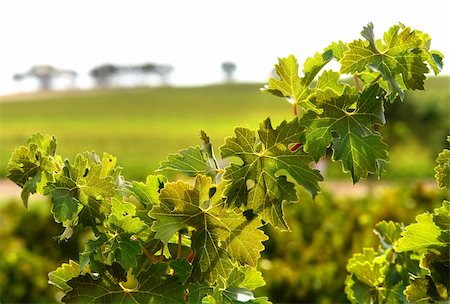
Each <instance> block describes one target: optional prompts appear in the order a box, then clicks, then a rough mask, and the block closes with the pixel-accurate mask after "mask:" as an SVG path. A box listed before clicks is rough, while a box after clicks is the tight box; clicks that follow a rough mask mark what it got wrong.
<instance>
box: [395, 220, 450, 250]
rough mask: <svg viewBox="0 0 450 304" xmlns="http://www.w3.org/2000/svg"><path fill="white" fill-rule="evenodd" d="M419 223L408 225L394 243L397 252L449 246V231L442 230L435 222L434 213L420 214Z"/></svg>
mask: <svg viewBox="0 0 450 304" xmlns="http://www.w3.org/2000/svg"><path fill="white" fill-rule="evenodd" d="M416 221H417V223H414V224H411V225H409V226H407V227H406V229H405V231H404V232H403V233H402V238H400V239H399V240H398V241H397V243H396V244H395V245H394V249H395V251H397V252H404V251H415V252H418V253H423V252H424V251H425V250H428V248H430V247H432V248H439V247H445V246H449V242H450V234H449V231H448V230H447V231H445V230H442V229H441V228H440V227H439V226H437V225H436V224H435V223H434V220H433V215H432V214H429V213H423V214H419V215H418V216H417V217H416Z"/></svg>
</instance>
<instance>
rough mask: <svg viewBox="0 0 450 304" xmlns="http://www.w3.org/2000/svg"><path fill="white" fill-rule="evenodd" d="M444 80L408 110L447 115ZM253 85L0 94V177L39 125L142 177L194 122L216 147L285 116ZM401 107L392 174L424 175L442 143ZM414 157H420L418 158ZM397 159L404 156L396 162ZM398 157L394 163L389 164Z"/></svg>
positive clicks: (71, 152)
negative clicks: (415, 171)
mask: <svg viewBox="0 0 450 304" xmlns="http://www.w3.org/2000/svg"><path fill="white" fill-rule="evenodd" d="M449 79H450V78H448V77H445V78H436V79H431V80H430V81H429V83H428V86H427V88H428V87H429V88H430V90H428V91H426V92H414V93H412V94H409V99H410V100H411V104H412V107H413V110H410V111H415V112H417V113H419V114H417V115H419V116H420V115H422V116H425V117H427V115H428V116H429V115H434V114H433V113H435V112H436V113H438V114H439V113H444V114H443V115H447V117H448V113H449V112H448V111H449V100H450V93H449V90H448V84H449ZM260 87H261V85H259V84H246V85H242V84H241V85H217V86H209V87H198V88H139V89H114V90H106V91H89V92H78V93H77V92H74V93H73V94H68V93H49V94H45V95H36V96H30V97H26V96H25V97H23V96H22V97H20V100H19V99H17V100H14V99H11V98H9V100H3V101H2V102H0V145H1V149H0V177H4V176H5V174H6V165H7V161H8V159H9V157H10V155H11V153H12V151H13V150H14V148H15V147H17V146H19V145H21V144H23V143H25V141H26V139H27V138H28V137H29V136H30V135H31V134H32V133H34V132H36V131H40V132H41V133H49V134H53V135H55V136H56V137H57V139H58V151H59V154H61V155H63V156H66V157H68V158H69V159H73V157H74V156H75V155H76V153H78V152H83V151H87V150H89V151H96V152H97V153H102V152H103V151H105V152H109V153H111V154H113V155H115V156H117V157H118V162H119V164H120V165H121V166H123V167H124V168H125V169H124V171H123V173H124V175H125V176H126V177H127V178H129V179H143V178H144V177H145V176H146V175H148V174H150V173H153V171H154V170H155V169H156V168H157V167H158V163H159V162H160V161H162V160H164V159H165V157H166V155H167V154H168V153H174V152H176V151H178V150H179V149H182V148H186V147H188V146H191V145H197V144H199V143H200V141H199V139H198V133H199V130H200V129H203V130H204V131H206V132H207V133H208V134H209V135H210V137H211V139H212V141H213V143H214V144H215V147H216V148H217V147H218V146H220V145H222V144H223V142H224V141H223V139H224V137H226V136H229V135H232V134H233V128H234V127H235V126H239V125H247V126H249V127H253V128H255V127H257V126H258V123H259V121H261V120H262V119H264V118H266V117H267V116H271V117H272V118H273V121H274V126H275V125H276V124H278V123H279V122H280V121H281V120H282V119H284V118H287V119H289V118H291V117H292V109H291V106H290V105H289V104H288V103H287V102H283V100H281V99H279V98H276V97H273V96H270V95H268V94H263V93H261V92H260V91H259V88H260ZM408 102H409V101H408ZM408 102H405V103H403V104H400V103H399V105H398V107H399V110H398V111H397V112H396V113H394V114H393V115H397V116H398V115H399V114H398V113H403V112H404V111H403V110H402V107H403V106H404V104H405V105H406V104H407V103H408ZM410 107H411V106H410ZM422 108H423V109H422ZM424 109H425V110H424ZM430 109H431V110H430ZM402 111H403V112H402ZM421 111H422V112H423V113H422V112H421ZM430 111H431V112H430ZM408 113H409V112H408ZM408 113H406V118H400V122H396V125H395V128H393V129H392V130H391V131H389V134H386V135H387V139H389V138H392V140H393V141H395V140H397V139H396V137H397V138H407V139H408V143H402V145H403V144H407V145H409V146H408V149H409V151H410V152H412V154H411V153H402V152H399V151H396V149H395V148H396V147H392V148H393V150H392V151H391V160H392V164H393V165H394V166H393V171H392V170H391V174H392V175H393V176H396V175H400V176H401V175H402V174H403V175H407V176H408V175H409V174H410V173H408V171H404V170H405V169H406V170H407V169H408V168H410V163H411V162H412V163H413V164H415V165H416V167H417V166H422V167H424V168H428V169H425V170H428V171H426V172H425V173H424V174H425V175H426V176H428V177H430V176H432V174H433V172H432V166H434V160H433V158H434V155H435V152H436V150H437V149H440V148H441V147H440V146H439V145H438V146H439V147H434V146H433V147H431V148H430V147H428V146H424V144H423V142H422V140H423V138H420V136H416V135H417V134H414V133H415V131H414V130H411V128H413V127H414V124H416V125H417V123H418V122H417V121H410V122H408V121H406V120H405V121H404V119H408V117H412V116H411V114H408ZM420 113H422V114H420ZM430 113H431V114H430ZM445 113H447V114H445ZM388 114H389V113H388ZM403 114H405V113H403ZM439 115H441V114H439ZM400 116H401V115H400ZM395 119H397V118H395ZM401 119H403V120H401ZM388 121H389V116H388ZM433 121H436V119H434V120H433ZM433 121H431V122H430V123H432V122H433ZM411 126H412V127H411ZM438 127H439V128H443V129H442V130H437V131H440V132H434V133H433V134H434V135H435V136H440V137H442V136H443V135H442V134H441V133H443V134H445V133H446V132H447V133H448V124H447V125H446V126H440V125H439V126H438ZM446 130H447V131H446ZM425 132H428V131H426V130H425ZM433 134H429V136H433ZM408 137H412V138H408ZM416 137H417V138H416ZM444 138H445V136H444ZM425 140H427V138H425ZM435 141H436V140H435ZM438 141H439V139H438ZM400 151H401V150H400ZM418 153H419V154H418ZM419 156H420V157H421V158H422V159H423V161H422V163H420V162H418V161H417V158H418V157H419ZM397 158H398V159H399V160H402V161H403V163H402V164H400V163H398V162H397ZM405 161H406V164H405ZM408 162H409V163H408ZM397 163H398V165H399V167H398V168H397V169H395V166H397ZM336 166H339V164H336ZM330 170H331V173H332V172H338V171H339V170H333V167H332V168H331V169H330ZM396 170H397V171H396ZM396 172H397V173H396ZM405 172H406V173H405Z"/></svg>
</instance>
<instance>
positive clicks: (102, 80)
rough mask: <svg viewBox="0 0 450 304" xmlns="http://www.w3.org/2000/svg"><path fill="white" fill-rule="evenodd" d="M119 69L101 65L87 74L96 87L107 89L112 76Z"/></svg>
mask: <svg viewBox="0 0 450 304" xmlns="http://www.w3.org/2000/svg"><path fill="white" fill-rule="evenodd" d="M120 70H121V68H120V67H118V66H115V65H113V64H102V65H99V66H97V67H95V68H93V69H92V70H91V72H90V73H89V74H90V75H91V77H92V78H94V80H95V82H96V85H97V86H98V87H109V86H111V81H112V79H113V77H114V76H116V75H117V74H118V73H119V71H120Z"/></svg>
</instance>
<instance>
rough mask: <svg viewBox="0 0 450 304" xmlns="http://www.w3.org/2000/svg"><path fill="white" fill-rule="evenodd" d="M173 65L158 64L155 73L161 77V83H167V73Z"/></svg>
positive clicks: (165, 84)
mask: <svg viewBox="0 0 450 304" xmlns="http://www.w3.org/2000/svg"><path fill="white" fill-rule="evenodd" d="M172 71H173V67H172V66H171V65H159V66H158V67H157V68H156V74H157V75H159V77H160V78H161V85H163V86H168V85H169V75H170V73H172Z"/></svg>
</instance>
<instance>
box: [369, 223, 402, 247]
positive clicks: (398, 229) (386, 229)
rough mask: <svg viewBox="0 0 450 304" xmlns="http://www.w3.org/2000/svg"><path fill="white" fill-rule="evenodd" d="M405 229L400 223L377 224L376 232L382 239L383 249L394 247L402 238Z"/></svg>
mask: <svg viewBox="0 0 450 304" xmlns="http://www.w3.org/2000/svg"><path fill="white" fill-rule="evenodd" d="M402 231H403V229H402V226H401V225H400V224H398V223H394V222H392V221H389V222H386V221H381V222H379V223H378V224H376V226H375V229H374V232H375V234H376V235H378V237H379V238H380V242H381V244H382V245H383V248H385V249H387V248H391V247H392V245H393V244H394V243H395V241H397V240H398V239H399V238H400V237H401V233H402Z"/></svg>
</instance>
